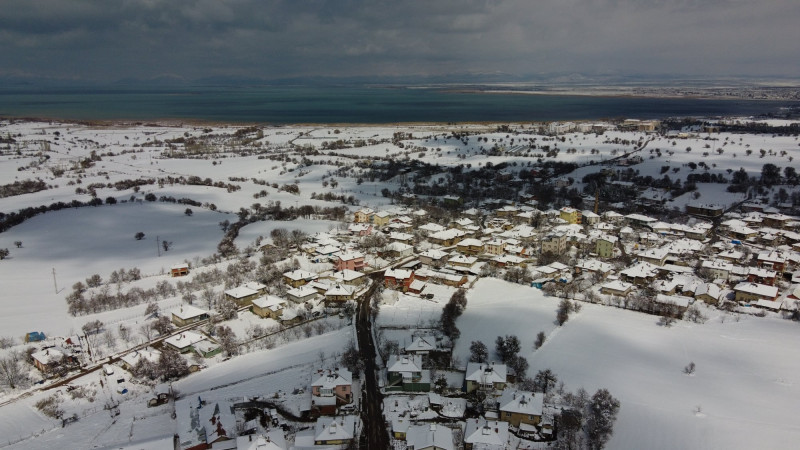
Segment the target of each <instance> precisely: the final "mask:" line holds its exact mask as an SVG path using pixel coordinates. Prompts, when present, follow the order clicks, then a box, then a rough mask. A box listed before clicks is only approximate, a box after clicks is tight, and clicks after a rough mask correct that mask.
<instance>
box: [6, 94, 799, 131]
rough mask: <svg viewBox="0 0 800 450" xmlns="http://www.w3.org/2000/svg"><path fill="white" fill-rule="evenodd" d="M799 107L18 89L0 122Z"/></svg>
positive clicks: (534, 116) (536, 116)
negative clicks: (9, 119)
mask: <svg viewBox="0 0 800 450" xmlns="http://www.w3.org/2000/svg"><path fill="white" fill-rule="evenodd" d="M786 106H795V107H797V106H800V102H787V101H748V100H706V99H694V98H682V99H667V98H633V97H593V96H569V95H529V94H510V93H505V94H491V93H480V92H454V91H445V90H438V89H422V88H383V87H350V86H346V87H345V86H331V87H325V86H313V87H309V86H288V87H287V86H280V87H277V86H257V87H219V86H208V87H191V88H163V89H85V88H83V89H77V88H75V89H20V88H2V87H0V117H37V118H53V119H68V120H92V119H97V120H113V119H126V120H157V119H187V120H188V119H191V120H207V121H223V122H260V123H274V124H288V123H394V122H470V121H486V122H503V121H515V122H525V121H550V120H580V119H583V120H597V119H605V118H620V117H629V118H639V119H655V118H665V117H684V116H730V115H759V114H767V113H777V112H779V110H780V108H782V107H786Z"/></svg>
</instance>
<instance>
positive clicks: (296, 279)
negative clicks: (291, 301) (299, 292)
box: [283, 269, 319, 288]
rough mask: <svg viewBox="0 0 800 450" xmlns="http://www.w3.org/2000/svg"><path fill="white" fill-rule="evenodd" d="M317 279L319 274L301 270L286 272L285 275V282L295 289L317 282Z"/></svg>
mask: <svg viewBox="0 0 800 450" xmlns="http://www.w3.org/2000/svg"><path fill="white" fill-rule="evenodd" d="M317 278H319V276H318V275H317V274H315V273H312V272H308V271H306V270H301V269H297V270H292V271H291V272H286V273H284V274H283V282H284V283H286V284H287V285H289V286H291V287H293V288H298V287H300V286H302V285H304V284H307V283H310V282H311V281H314V280H316V279H317Z"/></svg>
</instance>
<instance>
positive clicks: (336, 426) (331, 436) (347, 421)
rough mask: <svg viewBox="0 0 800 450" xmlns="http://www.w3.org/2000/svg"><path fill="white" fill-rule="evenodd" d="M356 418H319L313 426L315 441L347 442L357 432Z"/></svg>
mask: <svg viewBox="0 0 800 450" xmlns="http://www.w3.org/2000/svg"><path fill="white" fill-rule="evenodd" d="M358 420H359V419H358V417H357V416H336V417H320V418H319V419H317V423H316V424H315V425H314V440H315V441H347V440H351V439H353V437H354V436H355V432H357V431H358Z"/></svg>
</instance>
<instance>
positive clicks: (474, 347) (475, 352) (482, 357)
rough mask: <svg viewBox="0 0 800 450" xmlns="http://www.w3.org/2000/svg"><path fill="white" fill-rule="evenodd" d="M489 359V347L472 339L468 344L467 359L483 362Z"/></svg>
mask: <svg viewBox="0 0 800 450" xmlns="http://www.w3.org/2000/svg"><path fill="white" fill-rule="evenodd" d="M488 359H489V349H488V348H487V347H486V344H484V343H483V342H482V341H472V342H471V343H470V344H469V361H470V362H477V363H485V362H486V361H487V360H488Z"/></svg>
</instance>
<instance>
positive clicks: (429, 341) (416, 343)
mask: <svg viewBox="0 0 800 450" xmlns="http://www.w3.org/2000/svg"><path fill="white" fill-rule="evenodd" d="M431 350H436V339H435V338H434V337H433V336H429V335H426V336H417V337H415V338H414V339H413V340H412V341H411V343H410V344H408V345H406V351H407V352H409V353H413V352H421V351H431Z"/></svg>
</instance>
